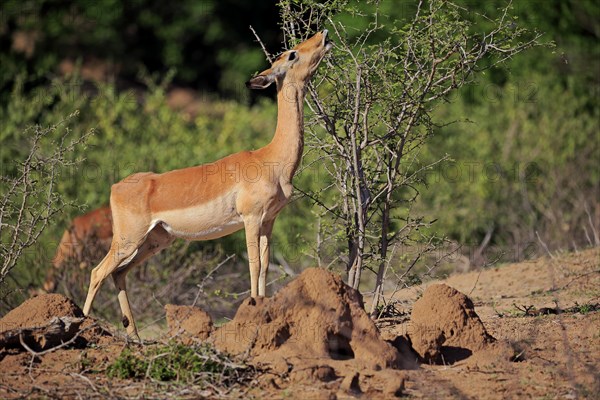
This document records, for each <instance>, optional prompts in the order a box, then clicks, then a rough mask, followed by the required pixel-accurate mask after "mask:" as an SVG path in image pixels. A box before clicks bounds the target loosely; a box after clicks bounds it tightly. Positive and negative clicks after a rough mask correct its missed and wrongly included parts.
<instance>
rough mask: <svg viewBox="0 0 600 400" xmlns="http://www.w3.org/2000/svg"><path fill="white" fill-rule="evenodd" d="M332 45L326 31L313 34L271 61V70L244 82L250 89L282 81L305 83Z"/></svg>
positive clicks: (262, 87)
mask: <svg viewBox="0 0 600 400" xmlns="http://www.w3.org/2000/svg"><path fill="white" fill-rule="evenodd" d="M331 47H332V44H331V42H330V41H329V40H328V39H327V29H325V30H324V31H323V32H319V33H317V34H315V35H314V36H313V37H311V38H310V39H307V40H305V41H304V42H302V43H300V44H299V45H297V46H296V47H294V48H293V49H291V50H288V51H284V52H283V53H281V55H279V57H277V59H275V61H273V64H272V65H271V68H269V69H267V70H265V71H263V72H261V73H260V74H258V75H256V76H255V77H254V78H252V79H250V80H249V81H248V82H246V86H248V87H249V88H251V89H264V88H266V87H268V86H269V85H271V84H272V83H273V82H277V83H278V85H280V84H281V83H282V82H283V81H284V80H288V81H290V82H306V81H308V80H309V79H310V77H311V76H312V75H313V74H314V72H315V71H316V70H317V67H318V66H319V63H320V62H321V60H322V59H323V57H324V56H325V54H326V53H327V52H328V51H329V49H331Z"/></svg>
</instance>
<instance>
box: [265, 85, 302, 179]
mask: <svg viewBox="0 0 600 400" xmlns="http://www.w3.org/2000/svg"><path fill="white" fill-rule="evenodd" d="M269 147H270V148H271V151H272V154H273V159H274V160H276V162H277V163H279V164H280V168H281V172H282V173H283V175H284V176H283V178H284V179H287V180H289V181H291V180H292V178H293V176H294V173H295V172H296V169H297V168H298V165H299V164H300V159H301V158H302V151H303V149H304V83H303V82H300V83H297V82H287V81H285V80H284V81H283V82H282V83H281V84H280V83H279V82H278V86H277V128H276V129H275V136H274V137H273V140H272V141H271V143H270V144H269Z"/></svg>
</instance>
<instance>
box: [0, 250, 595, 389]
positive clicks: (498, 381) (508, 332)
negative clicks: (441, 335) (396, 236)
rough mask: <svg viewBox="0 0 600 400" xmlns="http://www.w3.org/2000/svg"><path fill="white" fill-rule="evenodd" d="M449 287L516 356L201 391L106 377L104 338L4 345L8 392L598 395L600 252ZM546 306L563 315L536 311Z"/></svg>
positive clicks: (510, 268)
mask: <svg viewBox="0 0 600 400" xmlns="http://www.w3.org/2000/svg"><path fill="white" fill-rule="evenodd" d="M433 283H436V282H427V283H426V284H424V285H421V286H417V287H413V288H410V289H406V290H403V291H400V292H397V293H395V294H394V299H395V300H397V301H399V302H400V303H399V304H401V305H402V307H404V308H405V309H406V311H407V312H410V310H411V308H412V304H413V303H414V302H415V301H416V300H417V299H418V298H419V297H421V295H422V293H423V291H424V289H425V287H427V286H428V285H431V284H433ZM444 283H446V284H448V285H449V286H451V287H453V288H455V289H457V290H459V291H461V292H463V293H465V294H467V295H468V296H469V297H470V298H471V299H472V301H473V303H474V306H475V311H476V312H477V314H478V315H479V316H480V318H481V321H482V322H483V324H484V326H485V328H486V329H487V331H488V333H489V334H491V335H492V336H494V337H495V338H496V339H498V340H500V341H508V342H510V344H511V345H512V346H513V348H514V349H515V356H516V359H517V360H518V362H510V361H508V360H506V359H503V358H498V359H497V360H494V359H493V357H492V358H490V356H489V355H488V356H486V357H478V355H477V354H474V355H473V356H471V357H468V358H466V359H464V360H461V361H458V362H455V363H454V364H451V365H448V364H446V365H444V364H442V365H429V364H427V363H421V365H420V366H419V367H418V368H417V369H400V370H398V369H383V370H381V371H375V370H373V371H371V372H370V370H368V369H365V368H362V367H361V368H359V369H360V371H357V372H359V375H358V376H357V377H356V383H357V384H358V385H359V386H360V389H361V390H362V394H361V393H359V392H357V391H353V390H351V387H352V382H350V381H351V379H350V378H352V376H350V375H352V374H350V375H347V376H335V377H334V379H331V380H328V381H326V382H324V381H321V380H317V381H315V380H314V377H311V376H308V375H307V376H306V377H305V378H303V376H299V375H296V376H295V378H294V377H293V376H291V374H290V375H285V376H284V374H282V375H281V376H280V377H279V379H273V378H272V377H270V376H266V375H264V376H260V375H259V376H257V378H256V379H255V380H253V381H252V382H247V383H245V384H243V385H239V386H236V387H232V388H214V387H213V388H211V387H208V388H207V387H197V388H196V387H188V386H181V385H164V384H157V383H154V382H148V381H134V380H118V379H109V378H107V377H106V375H105V374H104V371H105V369H106V367H107V365H108V364H109V363H110V362H111V361H112V360H114V359H115V357H117V356H118V355H119V354H120V352H121V350H122V349H123V348H124V347H125V346H126V345H127V344H126V343H125V341H124V340H123V339H119V338H110V337H103V338H101V339H100V340H99V341H98V342H97V343H96V344H94V345H93V346H88V347H87V348H84V349H73V348H64V349H60V350H57V351H52V352H49V353H47V354H45V355H42V356H40V357H32V356H31V355H30V354H29V353H27V352H24V351H16V350H2V351H0V358H1V359H0V398H29V397H34V398H165V396H167V395H168V396H169V397H178V398H203V397H205V398H215V397H228V398H266V397H269V398H273V399H278V398H281V399H284V398H285V399H288V398H303V399H304V398H315V399H320V398H339V399H343V398H365V399H366V398H369V399H370V398H390V396H391V394H390V392H389V390H388V391H387V392H386V391H385V390H383V389H382V390H383V391H382V390H379V386H381V387H384V386H386V385H388V384H389V382H390V381H401V380H403V381H404V389H403V391H402V395H403V396H405V397H408V398H426V399H440V398H449V399H513V398H514V399H517V398H518V399H522V398H534V399H578V398H581V399H588V398H589V399H595V398H600V395H599V394H600V376H599V372H598V371H599V370H600V368H599V367H600V311H597V310H596V309H595V307H594V305H597V304H598V303H599V302H600V249H590V250H586V251H582V252H579V253H574V254H568V255H563V256H560V257H556V258H548V257H546V258H541V259H538V260H534V261H530V262H525V263H519V264H512V265H504V266H498V267H494V268H489V269H484V270H481V271H475V272H469V273H465V274H457V275H454V276H451V277H449V278H448V279H446V280H445V281H444ZM303 290H304V289H303ZM344 296H347V295H344ZM283 297H284V296H283V295H282V297H281V298H283ZM272 307H274V306H272ZM543 307H546V308H548V309H551V310H560V311H563V310H564V312H561V313H558V314H551V315H535V310H540V309H541V308H543ZM272 309H273V310H274V309H275V308H272ZM526 310H527V311H528V312H527V313H526V312H525V311H526ZM526 314H534V315H526ZM269 320H270V318H269ZM275 320H276V318H275ZM410 324H411V322H410V321H405V322H402V323H394V324H382V327H381V336H382V338H384V339H388V340H392V339H394V338H396V337H398V336H399V335H403V334H406V333H407V332H410V330H411V325H410ZM354 350H355V351H356V349H354ZM365 357H366V356H365ZM366 358H368V357H366ZM340 363H344V364H345V365H344V368H345V369H346V370H347V369H348V368H349V365H351V364H349V362H348V360H334V361H332V362H331V363H330V365H332V366H333V368H334V369H336V368H337V365H338V364H340ZM357 368H358V367H357ZM271 375H272V374H271ZM348 376H350V378H348ZM378 385H379V386H378ZM349 388H350V390H349Z"/></svg>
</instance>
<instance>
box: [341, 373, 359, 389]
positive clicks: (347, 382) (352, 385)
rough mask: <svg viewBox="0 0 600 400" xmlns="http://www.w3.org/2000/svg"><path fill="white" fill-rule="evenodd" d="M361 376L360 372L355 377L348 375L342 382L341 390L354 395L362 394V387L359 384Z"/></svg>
mask: <svg viewBox="0 0 600 400" xmlns="http://www.w3.org/2000/svg"><path fill="white" fill-rule="evenodd" d="M359 376H360V374H359V373H358V372H356V373H354V375H347V376H346V377H345V378H344V380H343V381H342V384H341V385H340V389H342V390H344V391H345V392H348V393H353V394H358V393H361V390H360V385H359V384H358V378H359Z"/></svg>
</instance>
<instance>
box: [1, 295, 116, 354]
mask: <svg viewBox="0 0 600 400" xmlns="http://www.w3.org/2000/svg"><path fill="white" fill-rule="evenodd" d="M78 333H79V336H78V338H77V340H78V342H77V344H78V345H85V344H86V343H89V342H95V341H97V340H98V339H99V337H101V336H107V335H109V333H108V332H107V331H106V330H104V329H103V328H101V327H99V326H97V324H96V321H94V320H93V319H92V318H87V317H84V316H83V312H82V311H81V309H80V308H79V307H78V306H77V305H76V304H75V303H74V302H73V301H72V300H71V299H69V298H67V297H65V296H63V295H62V294H56V293H52V294H42V295H39V296H35V297H32V298H30V299H28V300H26V301H25V302H23V303H22V304H21V305H20V306H18V307H16V308H14V309H13V310H11V311H10V312H8V313H7V314H6V315H5V316H4V317H3V318H2V319H0V347H13V346H15V345H17V346H20V340H21V339H22V340H24V342H25V343H26V344H27V345H28V346H30V347H32V348H33V349H34V350H44V349H47V348H51V347H54V346H57V345H59V344H61V343H64V342H66V341H68V340H70V339H72V338H73V337H74V336H75V335H77V334H78ZM19 337H21V339H20V338H19Z"/></svg>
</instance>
